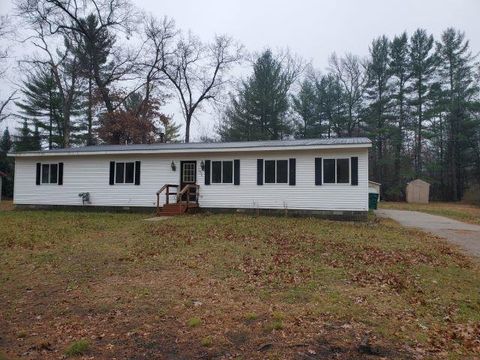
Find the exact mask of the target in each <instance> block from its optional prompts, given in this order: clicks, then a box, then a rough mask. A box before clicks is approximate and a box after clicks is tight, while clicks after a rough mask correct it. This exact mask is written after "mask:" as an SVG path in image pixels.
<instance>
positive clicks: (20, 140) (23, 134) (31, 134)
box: [14, 119, 41, 152]
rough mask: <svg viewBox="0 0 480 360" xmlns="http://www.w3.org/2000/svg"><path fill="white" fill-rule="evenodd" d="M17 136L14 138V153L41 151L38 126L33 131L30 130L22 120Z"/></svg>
mask: <svg viewBox="0 0 480 360" xmlns="http://www.w3.org/2000/svg"><path fill="white" fill-rule="evenodd" d="M18 130H19V133H20V134H19V135H18V136H16V138H15V141H14V147H15V151H16V152H19V151H34V150H41V140H40V135H39V132H38V126H35V130H34V131H32V130H30V127H29V125H28V122H27V120H26V119H25V120H23V124H22V127H21V128H19V129H18Z"/></svg>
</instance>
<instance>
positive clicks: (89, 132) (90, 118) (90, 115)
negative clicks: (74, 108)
mask: <svg viewBox="0 0 480 360" xmlns="http://www.w3.org/2000/svg"><path fill="white" fill-rule="evenodd" d="M92 102H93V96H92V77H91V76H90V77H89V79H88V107H87V122H88V124H87V127H88V129H87V145H93V144H94V142H93V131H92V129H93V109H92V107H93V104H92Z"/></svg>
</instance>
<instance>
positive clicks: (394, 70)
mask: <svg viewBox="0 0 480 360" xmlns="http://www.w3.org/2000/svg"><path fill="white" fill-rule="evenodd" d="M390 72H391V75H392V97H393V122H394V123H395V129H394V130H393V133H392V142H393V144H392V145H393V148H394V152H395V155H394V156H395V159H394V165H393V169H394V170H393V178H394V179H395V180H396V184H395V185H394V189H392V190H393V191H391V193H396V194H400V193H401V191H402V190H401V188H402V187H403V185H404V181H403V179H402V176H401V167H402V158H403V150H404V138H405V137H406V133H405V125H406V123H407V117H408V113H409V107H408V101H409V96H410V92H409V89H408V82H409V80H410V76H411V71H410V57H409V44H408V37H407V34H406V33H403V34H401V35H400V36H395V37H394V39H393V40H392V43H391V44H390ZM397 200H398V198H397Z"/></svg>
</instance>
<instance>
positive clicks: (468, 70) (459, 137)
mask: <svg viewBox="0 0 480 360" xmlns="http://www.w3.org/2000/svg"><path fill="white" fill-rule="evenodd" d="M437 55H438V57H439V60H440V61H439V64H440V66H439V74H440V76H441V83H442V86H443V89H444V91H445V108H446V112H447V118H446V120H447V126H446V130H447V148H446V157H447V159H446V160H447V163H446V168H447V189H448V191H447V193H446V194H445V195H446V199H447V200H454V201H456V200H461V198H462V196H463V193H464V190H465V185H466V171H467V168H468V167H469V166H471V163H472V161H473V160H474V157H473V154H472V149H473V148H474V146H475V144H474V141H475V134H476V129H475V126H478V122H477V121H476V119H475V118H474V114H473V113H472V111H474V110H476V109H475V107H476V104H475V103H474V100H476V99H475V97H477V99H478V91H479V88H478V86H477V85H478V84H477V83H476V81H475V79H474V76H475V74H474V68H473V66H474V64H473V56H472V54H471V51H470V45H469V42H468V41H467V40H465V35H464V33H462V32H460V31H457V30H455V29H452V28H449V29H447V30H445V31H444V32H443V33H442V36H441V40H440V41H439V42H437Z"/></svg>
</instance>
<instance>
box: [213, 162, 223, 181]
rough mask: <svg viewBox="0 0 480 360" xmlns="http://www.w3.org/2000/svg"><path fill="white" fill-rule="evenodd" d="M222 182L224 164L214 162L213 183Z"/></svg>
mask: <svg viewBox="0 0 480 360" xmlns="http://www.w3.org/2000/svg"><path fill="white" fill-rule="evenodd" d="M221 182H222V162H221V161H212V183H214V184H219V183H221Z"/></svg>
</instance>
